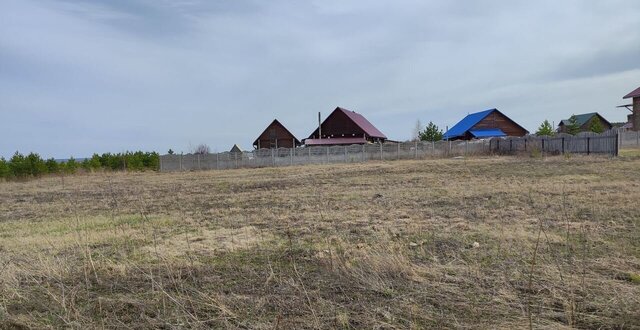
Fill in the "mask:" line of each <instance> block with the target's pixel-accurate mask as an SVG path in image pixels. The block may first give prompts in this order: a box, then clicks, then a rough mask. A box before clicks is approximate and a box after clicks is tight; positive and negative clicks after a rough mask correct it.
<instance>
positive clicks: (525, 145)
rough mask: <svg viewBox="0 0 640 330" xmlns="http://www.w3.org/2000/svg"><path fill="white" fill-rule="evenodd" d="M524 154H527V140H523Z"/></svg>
mask: <svg viewBox="0 0 640 330" xmlns="http://www.w3.org/2000/svg"><path fill="white" fill-rule="evenodd" d="M524 152H527V138H525V139H524Z"/></svg>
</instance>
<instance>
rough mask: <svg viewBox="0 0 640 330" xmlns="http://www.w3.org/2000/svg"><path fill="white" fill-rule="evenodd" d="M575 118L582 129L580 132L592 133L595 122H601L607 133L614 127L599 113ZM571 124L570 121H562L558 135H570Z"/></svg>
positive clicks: (584, 114) (585, 114)
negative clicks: (569, 127)
mask: <svg viewBox="0 0 640 330" xmlns="http://www.w3.org/2000/svg"><path fill="white" fill-rule="evenodd" d="M575 116H576V122H577V124H578V126H579V127H580V128H579V129H578V131H579V132H590V131H591V125H593V124H594V122H595V121H599V122H600V126H602V128H603V129H604V130H605V131H606V130H610V129H611V128H613V125H611V123H610V122H609V121H608V120H606V119H604V117H602V116H601V115H600V114H599V113H597V112H591V113H583V114H580V115H575ZM569 124H570V123H569V119H563V120H561V121H560V124H558V133H568V129H567V125H569Z"/></svg>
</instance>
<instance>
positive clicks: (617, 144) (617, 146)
mask: <svg viewBox="0 0 640 330" xmlns="http://www.w3.org/2000/svg"><path fill="white" fill-rule="evenodd" d="M619 148H620V144H619V143H618V133H616V146H615V149H614V156H618V152H619V151H620V150H619Z"/></svg>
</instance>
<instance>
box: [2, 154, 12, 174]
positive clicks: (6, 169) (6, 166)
mask: <svg viewBox="0 0 640 330" xmlns="http://www.w3.org/2000/svg"><path fill="white" fill-rule="evenodd" d="M10 174H11V170H10V169H9V163H8V162H7V160H6V159H4V158H3V157H0V179H8V178H9V176H10Z"/></svg>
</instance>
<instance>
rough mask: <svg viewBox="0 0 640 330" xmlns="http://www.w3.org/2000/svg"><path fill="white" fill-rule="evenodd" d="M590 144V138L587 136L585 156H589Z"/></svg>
mask: <svg viewBox="0 0 640 330" xmlns="http://www.w3.org/2000/svg"><path fill="white" fill-rule="evenodd" d="M590 144H591V138H590V137H588V136H587V155H589V153H590V150H589V149H590V147H591V146H590Z"/></svg>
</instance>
